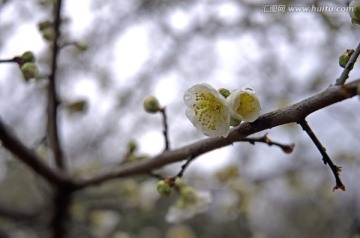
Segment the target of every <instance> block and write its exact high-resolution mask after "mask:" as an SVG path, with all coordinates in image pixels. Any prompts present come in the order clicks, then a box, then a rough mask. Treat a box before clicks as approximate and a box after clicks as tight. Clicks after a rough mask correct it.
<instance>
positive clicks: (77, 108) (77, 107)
mask: <svg viewBox="0 0 360 238" xmlns="http://www.w3.org/2000/svg"><path fill="white" fill-rule="evenodd" d="M87 106H88V104H87V101H86V100H84V99H80V100H77V101H74V102H71V103H69V104H67V105H66V109H67V110H68V111H69V112H70V113H77V112H84V111H85V110H86V109H87Z"/></svg>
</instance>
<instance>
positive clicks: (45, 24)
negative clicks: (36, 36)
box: [38, 21, 53, 31]
mask: <svg viewBox="0 0 360 238" xmlns="http://www.w3.org/2000/svg"><path fill="white" fill-rule="evenodd" d="M52 26H53V24H52V22H51V21H41V22H39V23H38V28H39V30H40V31H43V30H45V29H47V28H52Z"/></svg>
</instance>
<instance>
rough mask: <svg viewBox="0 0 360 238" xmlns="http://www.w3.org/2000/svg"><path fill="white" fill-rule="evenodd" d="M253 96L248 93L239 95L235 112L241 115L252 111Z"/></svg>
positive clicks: (253, 108)
mask: <svg viewBox="0 0 360 238" xmlns="http://www.w3.org/2000/svg"><path fill="white" fill-rule="evenodd" d="M254 101H255V100H254V97H253V96H251V95H250V94H248V93H244V94H241V95H240V105H239V107H238V108H237V110H236V112H237V113H238V114H239V115H241V116H245V117H246V116H248V115H249V114H252V113H254V111H255V106H254Z"/></svg>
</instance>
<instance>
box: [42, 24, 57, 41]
mask: <svg viewBox="0 0 360 238" xmlns="http://www.w3.org/2000/svg"><path fill="white" fill-rule="evenodd" d="M41 32H42V35H43V37H44V39H45V40H47V41H52V40H54V39H55V31H54V29H53V28H52V27H48V28H45V29H44V30H42V31H41Z"/></svg>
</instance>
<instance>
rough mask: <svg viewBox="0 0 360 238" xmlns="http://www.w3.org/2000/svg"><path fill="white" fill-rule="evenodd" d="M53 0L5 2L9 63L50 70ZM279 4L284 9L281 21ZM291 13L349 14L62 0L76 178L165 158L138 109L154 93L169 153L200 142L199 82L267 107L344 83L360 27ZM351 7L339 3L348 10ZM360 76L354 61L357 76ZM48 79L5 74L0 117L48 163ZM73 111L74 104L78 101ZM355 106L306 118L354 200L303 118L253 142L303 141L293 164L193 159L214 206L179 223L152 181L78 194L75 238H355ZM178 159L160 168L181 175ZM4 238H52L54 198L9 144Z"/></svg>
mask: <svg viewBox="0 0 360 238" xmlns="http://www.w3.org/2000/svg"><path fill="white" fill-rule="evenodd" d="M52 2H53V1H52V0H29V1H23V0H0V59H8V58H12V57H14V56H17V55H21V54H22V53H23V52H25V51H28V50H31V51H33V52H34V54H35V55H36V57H37V65H38V67H39V70H40V73H41V74H43V75H47V74H49V72H50V64H49V62H50V56H51V55H50V53H51V51H50V50H49V49H50V44H49V42H48V41H47V40H46V39H44V36H43V34H42V32H40V31H39V29H38V24H39V22H41V21H46V20H50V21H51V19H52V17H53V14H52V10H51V6H52ZM279 6H286V8H285V11H281V8H279ZM289 6H309V7H312V6H329V7H330V6H332V7H346V6H347V2H346V1H342V0H331V1H330V0H328V1H315V0H307V1H300V0H299V1H290V0H288V1H276V0H267V1H260V0H258V1H251V0H192V1H189V0H171V1H169V0H131V1H111V0H77V1H64V8H63V24H62V28H61V30H62V34H63V38H62V42H63V43H68V42H78V43H81V44H83V43H84V44H85V43H86V44H87V46H88V48H87V49H86V50H84V49H81V47H76V46H67V47H63V49H62V50H61V54H60V58H59V71H58V78H57V80H58V81H57V82H58V86H59V87H58V91H59V99H60V100H61V106H60V113H59V114H60V115H59V124H60V129H61V141H62V144H63V149H64V152H65V155H66V159H67V160H66V164H67V167H68V171H69V174H71V175H73V176H75V177H82V178H86V177H91V176H93V175H94V174H96V173H97V172H98V171H101V170H102V169H104V168H110V167H111V166H114V165H118V164H119V163H121V161H122V160H123V158H124V155H125V154H126V151H127V143H128V142H129V141H130V140H134V141H136V143H137V144H138V147H139V149H138V151H137V153H138V155H144V156H153V155H157V154H159V153H161V152H162V150H163V148H164V143H163V136H162V118H161V115H160V114H155V115H150V114H147V113H146V112H145V111H144V110H143V99H144V98H145V97H146V96H148V95H154V96H156V97H157V98H158V99H159V101H160V103H161V105H163V106H165V107H166V110H167V115H168V120H169V121H168V123H169V135H170V143H171V147H172V148H179V147H181V146H184V145H187V144H189V143H192V142H195V141H198V140H200V139H203V138H204V136H203V135H201V134H199V133H198V132H197V131H196V130H195V128H194V127H193V126H192V124H191V123H190V122H189V121H188V119H187V118H186V116H185V114H184V111H185V105H184V103H183V93H184V91H185V90H186V89H188V88H189V87H191V86H193V85H194V84H197V83H204V82H206V83H208V84H211V85H212V86H214V87H215V88H228V89H229V90H234V89H239V88H241V87H243V86H246V85H251V86H252V87H254V88H255V90H256V92H257V94H258V96H259V97H260V100H261V103H262V108H263V109H262V112H263V113H266V112H270V111H272V110H276V109H278V108H281V107H284V106H287V105H290V104H292V103H295V102H298V101H300V100H302V99H305V98H306V97H309V96H311V95H314V94H316V93H318V92H320V91H322V90H324V89H326V88H327V87H328V86H329V85H331V84H334V82H335V80H336V78H337V77H339V75H340V74H341V72H342V68H341V67H340V66H339V65H338V57H339V55H340V54H341V53H343V52H344V51H345V50H346V49H351V48H356V46H357V44H358V43H359V39H360V37H359V35H360V29H359V28H358V27H356V26H354V25H352V24H351V19H350V16H349V13H348V12H347V11H345V10H344V11H335V10H332V11H331V10H330V11H325V10H324V11H313V12H306V11H299V12H290V11H289V10H288V7H289ZM342 9H344V8H342ZM358 77H359V67H358V66H357V65H355V69H354V70H353V71H352V72H351V75H350V79H349V81H351V80H352V79H356V78H358ZM46 84H47V82H46V80H30V81H27V82H26V81H25V80H24V79H23V77H22V75H21V72H20V70H19V69H18V66H16V65H15V64H1V65H0V116H1V118H2V119H3V120H4V121H5V122H6V123H7V125H8V126H9V127H11V128H12V130H13V131H14V132H15V133H16V134H17V135H18V136H19V138H20V139H21V141H22V142H23V143H25V144H26V145H27V146H29V147H30V148H33V149H34V150H35V151H36V152H37V153H38V154H39V155H40V156H41V157H42V158H43V159H44V161H46V162H47V163H49V164H50V165H52V164H53V162H52V160H51V158H49V155H48V151H47V146H46V144H44V143H43V141H44V140H43V139H44V136H45V134H46V104H47V98H46ZM76 103H80V105H81V106H80V107H76V106H74V105H79V104H76ZM359 106H360V104H359V99H358V98H357V97H354V98H352V99H349V100H346V101H344V102H341V103H338V104H336V105H332V106H330V107H328V108H325V109H323V110H321V111H318V112H316V113H314V114H312V115H310V116H309V117H308V122H309V124H310V126H312V128H313V130H314V131H315V133H316V134H317V136H318V138H319V139H320V140H321V142H322V143H323V145H324V146H325V147H326V149H327V152H328V154H329V155H330V157H331V158H332V159H333V161H334V163H335V164H337V165H339V166H341V167H342V169H343V172H342V173H341V177H342V179H343V182H344V184H345V186H346V192H342V191H336V192H333V191H332V188H333V186H334V185H335V181H334V178H333V175H332V173H331V171H330V169H329V168H328V167H327V166H324V164H323V162H322V158H321V155H320V153H319V152H318V151H317V149H316V148H315V146H314V145H313V143H312V142H311V141H310V139H309V138H308V136H307V135H306V134H305V133H304V132H303V131H302V129H301V128H300V127H299V126H298V125H296V124H289V125H285V126H281V127H278V128H273V129H271V130H268V131H263V132H261V133H259V134H258V135H255V136H262V135H264V134H265V133H268V136H269V137H270V138H271V139H272V140H274V141H277V142H281V143H284V144H291V143H294V144H295V145H296V146H295V149H294V152H293V153H292V154H285V153H283V152H282V151H281V150H280V149H279V148H277V147H269V146H267V145H264V144H256V145H251V144H249V143H237V144H234V145H233V146H229V147H227V148H222V149H218V150H216V151H213V152H210V153H208V154H205V155H203V156H201V157H199V158H198V159H197V160H196V161H195V162H194V163H192V164H191V166H190V168H189V169H188V170H187V171H186V173H185V176H184V180H185V181H186V183H187V184H189V185H191V186H193V187H195V188H196V189H198V190H206V191H209V192H210V193H211V195H212V202H211V203H210V205H209V210H208V211H207V212H205V213H203V214H200V215H196V216H194V217H192V218H190V219H188V220H186V221H183V222H181V223H179V224H170V223H168V222H166V221H165V218H164V217H165V216H166V213H167V211H168V208H169V206H171V204H172V203H173V202H174V200H175V199H176V195H172V196H170V197H168V198H160V197H159V195H158V194H157V192H156V182H157V181H156V179H154V178H149V177H146V176H140V177H134V178H132V177H131V178H125V179H118V180H115V181H112V182H108V183H105V184H103V185H101V186H96V187H92V188H89V189H86V190H84V191H81V192H79V193H77V194H76V196H75V199H74V203H73V205H72V207H71V220H69V223H70V224H71V226H70V230H69V232H70V234H69V237H110V238H162V237H164V238H200V237H201V238H217V237H229V238H235V237H244V238H246V237H249V238H267V237H294V238H297V237H299V238H300V237H327V238H335V237H336V238H340V237H341V238H343V237H351V238H359V237H360V205H359V204H360V197H359V196H360V190H359V185H358V180H357V177H358V176H359V175H360V172H359V168H360V163H359V154H360V147H359V140H358V139H359V134H360V126H359V119H360V110H359ZM180 167H181V163H179V164H174V165H171V166H167V167H166V168H164V169H162V170H161V171H159V173H161V174H164V175H170V176H172V175H174V174H176V173H177V172H178V171H179V169H180ZM0 191H1V192H0V237H1V238H2V237H16V238H22V237H26V238H32V237H46V234H47V233H46V229H47V228H48V227H47V226H48V220H49V213H50V210H51V195H50V194H51V190H50V189H49V187H48V186H47V185H46V184H45V183H44V182H43V181H42V180H41V178H39V177H38V176H36V174H34V173H33V172H32V171H30V170H29V169H28V168H26V167H25V166H24V165H23V164H21V163H20V162H18V161H17V160H16V159H14V158H13V156H12V155H11V154H10V153H9V152H7V151H6V149H4V148H0Z"/></svg>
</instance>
